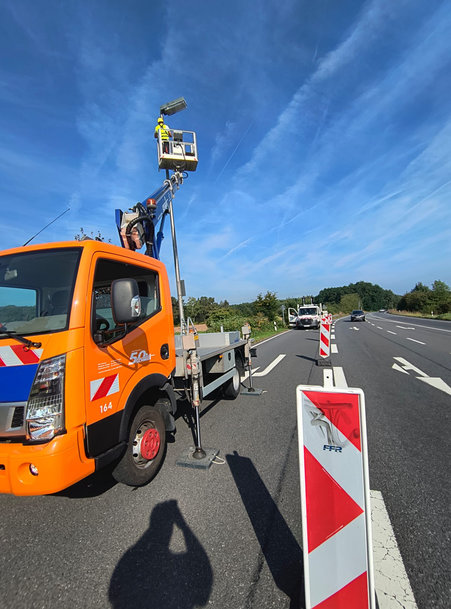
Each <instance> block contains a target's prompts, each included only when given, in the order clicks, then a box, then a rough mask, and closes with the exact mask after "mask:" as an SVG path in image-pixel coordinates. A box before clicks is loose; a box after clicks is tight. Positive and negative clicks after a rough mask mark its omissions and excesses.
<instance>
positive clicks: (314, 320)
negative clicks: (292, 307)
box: [296, 304, 321, 330]
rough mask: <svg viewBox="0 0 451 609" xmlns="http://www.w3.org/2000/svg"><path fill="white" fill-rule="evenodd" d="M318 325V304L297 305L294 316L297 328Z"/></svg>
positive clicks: (319, 323)
mask: <svg viewBox="0 0 451 609" xmlns="http://www.w3.org/2000/svg"><path fill="white" fill-rule="evenodd" d="M320 325H321V308H320V307H319V306H318V305H314V304H310V305H303V306H302V307H299V309H298V315H297V317H296V328H297V329H298V330H300V329H307V328H315V329H318V328H319V327H320Z"/></svg>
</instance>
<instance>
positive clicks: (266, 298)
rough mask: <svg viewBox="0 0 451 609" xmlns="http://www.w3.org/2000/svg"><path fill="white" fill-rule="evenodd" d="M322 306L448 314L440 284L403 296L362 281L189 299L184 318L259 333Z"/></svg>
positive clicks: (450, 300) (448, 296)
mask: <svg viewBox="0 0 451 609" xmlns="http://www.w3.org/2000/svg"><path fill="white" fill-rule="evenodd" d="M310 302H313V303H315V304H320V303H321V304H322V305H323V308H325V309H327V311H328V312H329V313H332V314H337V313H344V314H348V313H350V312H351V311H353V310H354V309H363V310H364V311H378V310H380V309H397V310H403V311H410V312H418V313H422V314H430V313H431V311H432V312H434V313H435V314H437V315H438V314H446V313H450V312H451V292H450V288H449V287H448V286H447V285H446V283H444V282H443V281H438V280H437V281H434V283H433V284H432V287H431V288H428V287H427V286H425V285H424V284H422V283H417V284H416V285H415V287H414V288H413V289H412V290H411V291H410V292H408V293H406V294H404V295H403V296H401V295H397V294H395V293H394V292H392V291H391V290H386V289H384V288H382V287H381V286H379V285H377V284H373V283H369V282H366V281H359V282H357V283H350V284H348V285H346V286H340V287H331V288H324V289H322V290H321V291H320V292H319V294H316V295H313V294H308V295H304V296H299V297H292V298H284V299H279V298H278V297H277V294H276V293H275V292H271V291H268V292H266V294H258V296H257V298H256V299H255V300H254V301H252V302H243V303H240V304H229V303H228V301H227V300H223V301H220V302H216V301H215V299H214V298H212V297H208V296H201V297H200V298H194V297H190V298H188V299H187V300H186V301H184V309H185V315H186V317H190V318H191V319H192V320H193V322H194V323H197V324H199V323H206V324H207V325H208V327H209V328H210V329H212V330H215V331H219V330H220V329H221V328H223V329H224V330H225V331H229V330H237V329H239V328H240V327H241V326H242V325H244V324H245V323H250V324H251V326H252V327H253V328H256V329H259V330H265V329H272V328H273V327H274V322H276V323H278V324H280V323H285V322H287V311H288V308H293V309H297V307H298V306H300V305H302V304H304V303H305V304H309V303H310ZM172 305H173V313H174V321H175V323H176V325H177V324H178V323H179V321H180V320H179V311H178V305H177V300H176V299H175V298H174V297H173V298H172Z"/></svg>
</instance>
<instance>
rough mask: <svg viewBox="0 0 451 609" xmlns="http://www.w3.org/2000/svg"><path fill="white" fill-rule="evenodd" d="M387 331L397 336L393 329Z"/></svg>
mask: <svg viewBox="0 0 451 609" xmlns="http://www.w3.org/2000/svg"><path fill="white" fill-rule="evenodd" d="M387 332H388V333H389V334H394V335H395V336H397V334H396V332H392V331H391V330H387Z"/></svg>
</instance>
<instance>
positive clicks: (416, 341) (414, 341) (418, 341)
mask: <svg viewBox="0 0 451 609" xmlns="http://www.w3.org/2000/svg"><path fill="white" fill-rule="evenodd" d="M406 340H411V341H412V342H413V343H418V344H419V345H425V344H426V343H422V342H421V340H416V339H415V338H409V337H407V338H406Z"/></svg>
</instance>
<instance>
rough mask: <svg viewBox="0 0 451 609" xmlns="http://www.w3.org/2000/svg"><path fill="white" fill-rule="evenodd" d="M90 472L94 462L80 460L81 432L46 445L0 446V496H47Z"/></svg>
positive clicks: (80, 430)
mask: <svg viewBox="0 0 451 609" xmlns="http://www.w3.org/2000/svg"><path fill="white" fill-rule="evenodd" d="M94 470H95V464H94V460H93V459H87V458H86V457H85V456H84V443H83V430H82V429H81V428H80V429H77V430H74V431H72V432H70V433H67V434H64V435H62V436H57V437H56V438H54V439H53V440H52V441H51V442H48V443H46V444H38V445H24V444H19V443H11V444H0V493H8V494H13V495H48V494H50V493H56V492H58V491H61V490H63V489H65V488H67V487H68V486H71V485H72V484H74V483H75V482H78V481H79V480H82V479H83V478H85V477H86V476H88V475H89V474H91V473H93V472H94ZM32 471H33V472H35V473H34V474H33V473H32Z"/></svg>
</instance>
